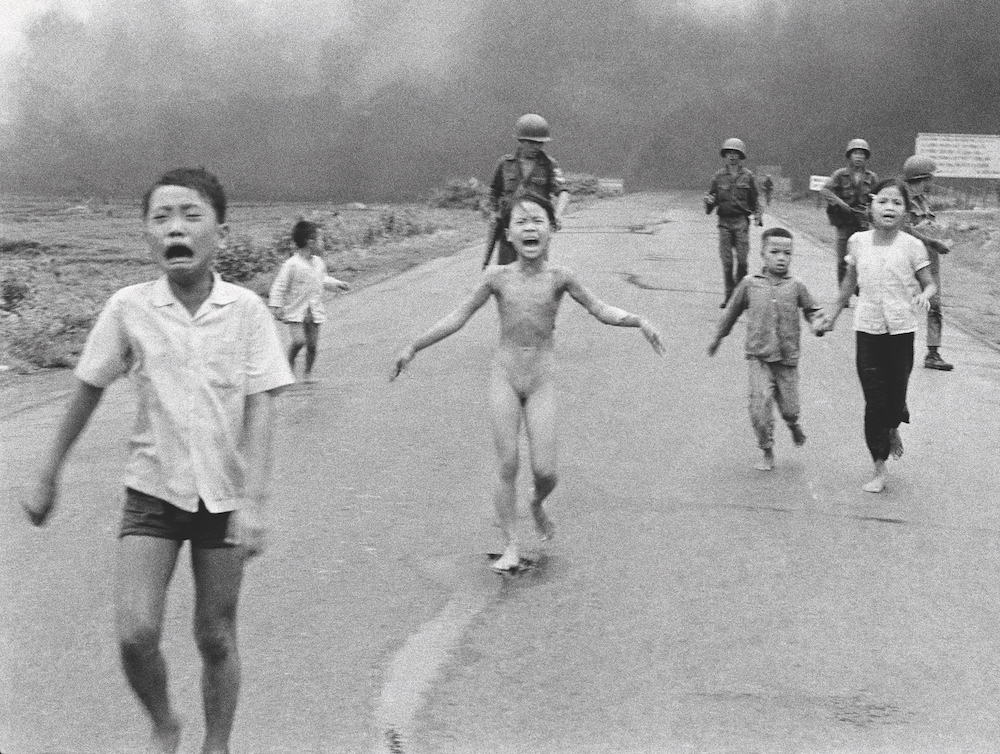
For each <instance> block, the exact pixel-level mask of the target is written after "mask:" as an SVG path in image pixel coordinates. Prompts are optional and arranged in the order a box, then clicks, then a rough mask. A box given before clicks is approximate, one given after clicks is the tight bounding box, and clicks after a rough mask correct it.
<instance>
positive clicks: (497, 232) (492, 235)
mask: <svg viewBox="0 0 1000 754" xmlns="http://www.w3.org/2000/svg"><path fill="white" fill-rule="evenodd" d="M503 231H504V227H503V223H502V222H500V218H498V217H494V218H493V219H492V220H490V232H489V234H488V235H487V236H486V256H485V257H484V258H483V269H484V270H485V269H486V267H487V266H488V265H489V263H490V259H491V258H492V256H493V249H494V248H495V247H496V245H497V243H499V241H500V239H501V238H503Z"/></svg>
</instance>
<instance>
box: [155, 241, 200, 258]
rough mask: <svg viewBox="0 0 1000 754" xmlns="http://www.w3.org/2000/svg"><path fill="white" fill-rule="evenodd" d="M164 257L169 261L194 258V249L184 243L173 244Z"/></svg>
mask: <svg viewBox="0 0 1000 754" xmlns="http://www.w3.org/2000/svg"><path fill="white" fill-rule="evenodd" d="M163 257H164V259H166V260H167V261H168V262H169V261H171V260H174V259H193V258H194V251H192V250H191V248H190V247H188V246H185V245H184V244H179V243H176V244H173V245H172V246H168V247H167V250H166V252H165V253H164V254H163Z"/></svg>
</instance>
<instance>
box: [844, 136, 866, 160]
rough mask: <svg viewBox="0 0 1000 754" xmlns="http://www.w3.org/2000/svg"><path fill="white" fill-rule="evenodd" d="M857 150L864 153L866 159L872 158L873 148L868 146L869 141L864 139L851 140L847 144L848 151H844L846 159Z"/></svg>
mask: <svg viewBox="0 0 1000 754" xmlns="http://www.w3.org/2000/svg"><path fill="white" fill-rule="evenodd" d="M855 149H860V150H861V151H862V152H864V153H865V157H871V156H872V148H871V147H870V146H868V142H867V141H865V140H864V139H851V140H850V141H849V142H847V149H845V150H844V157H850V156H851V152H853V151H854V150H855Z"/></svg>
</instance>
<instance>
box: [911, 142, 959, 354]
mask: <svg viewBox="0 0 1000 754" xmlns="http://www.w3.org/2000/svg"><path fill="white" fill-rule="evenodd" d="M936 170H937V165H936V164H935V163H934V160H932V159H931V158H930V157H922V156H920V155H913V156H912V157H907V158H906V162H904V163H903V180H904V181H905V182H906V188H907V190H908V191H909V192H910V208H909V211H908V212H907V213H906V226H905V228H904V230H905V231H906V232H907V233H909V234H910V235H911V236H913V237H915V238H918V239H920V240H921V241H923V242H924V246H926V247H927V258H928V259H930V262H931V264H930V267H929V268H928V269H929V270H930V272H931V278H932V279H933V280H934V287H935V288H936V292H935V293H934V295H933V296H931V299H930V301H931V308H930V311H928V312H927V356H925V357H924V367H925V368H926V369H938V370H940V371H942V372H950V371H951V370H952V369H954V365H952V364H949V363H948V362H947V361H945V360H944V359H942V358H941V354H939V353H938V348H940V347H941V325H942V317H941V255H942V254H947V253H948V252H949V251H951V249H950V248H949V247H948V245H947V244H946V243H944V242H943V241H941V240H940V236H941V234H942V230H941V226H940V225H939V224H938V223H937V221H936V220H935V219H934V213H933V212H931V208H930V202H929V201H928V199H927V189H929V188H930V185H931V180H932V179H933V177H934V173H935V171H936Z"/></svg>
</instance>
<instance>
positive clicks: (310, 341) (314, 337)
mask: <svg viewBox="0 0 1000 754" xmlns="http://www.w3.org/2000/svg"><path fill="white" fill-rule="evenodd" d="M302 329H303V332H304V333H305V337H306V369H305V374H304V381H305V382H313V376H312V370H313V364H315V363H316V352H317V351H318V350H319V325H318V324H316V323H315V322H303V323H302Z"/></svg>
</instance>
